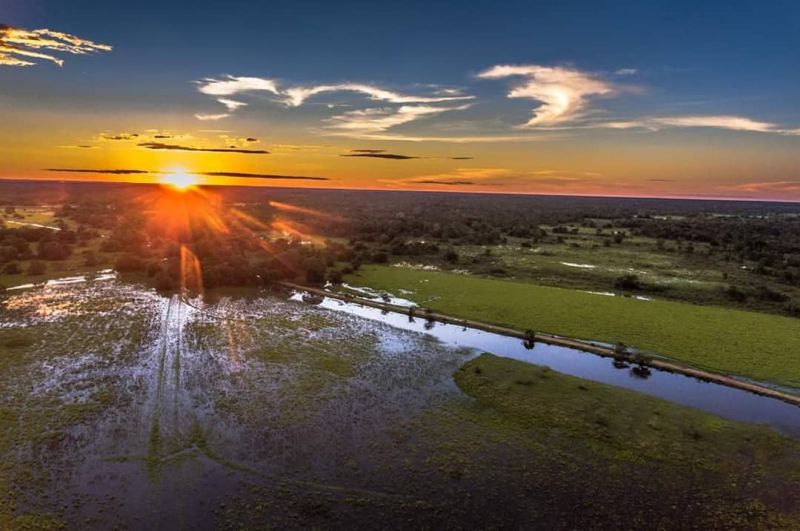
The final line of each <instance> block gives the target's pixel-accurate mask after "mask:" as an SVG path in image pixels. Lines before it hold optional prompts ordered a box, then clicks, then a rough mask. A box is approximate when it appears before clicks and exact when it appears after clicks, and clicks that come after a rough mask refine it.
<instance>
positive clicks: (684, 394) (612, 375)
mask: <svg viewBox="0 0 800 531" xmlns="http://www.w3.org/2000/svg"><path fill="white" fill-rule="evenodd" d="M291 298H292V299H293V300H302V296H301V295H298V294H295V295H293V296H292V297H291ZM319 306H321V307H323V308H328V309H330V310H335V311H339V312H346V313H349V314H351V315H357V316H360V317H365V318H367V319H372V320H377V321H382V322H384V323H386V324H388V325H391V326H393V327H396V328H401V329H404V330H412V331H416V332H421V333H425V334H428V335H431V336H433V337H436V338H437V339H439V340H440V341H442V342H443V343H445V344H447V345H450V346H454V347H468V348H472V349H475V350H476V351H480V352H490V353H492V354H496V355H498V356H503V357H506V358H512V359H516V360H521V361H526V362H529V363H535V364H537V365H543V366H546V367H550V368H551V369H553V370H556V371H558V372H561V373H564V374H570V375H572V376H577V377H579V378H585V379H587V380H592V381H596V382H601V383H606V384H610V385H615V386H618V387H624V388H626V389H632V390H634V391H638V392H640V393H644V394H647V395H651V396H655V397H658V398H663V399H666V400H669V401H671V402H675V403H677V404H682V405H685V406H690V407H694V408H697V409H701V410H703V411H707V412H709V413H714V414H716V415H719V416H721V417H725V418H728V419H732V420H739V421H744V422H756V423H766V424H769V425H770V426H772V427H773V428H775V429H776V430H778V431H780V432H783V433H787V434H791V435H793V436H797V437H800V407H797V406H794V405H791V404H788V403H785V402H782V401H780V400H776V399H773V398H768V397H764V396H760V395H756V394H752V393H749V392H747V391H742V390H740V389H734V388H731V387H726V386H724V385H720V384H716V383H712V382H704V381H701V380H698V379H696V378H692V377H689V376H684V375H681V374H673V373H669V372H665V371H660V370H656V369H650V368H647V367H641V366H635V367H632V368H631V367H630V366H629V365H628V364H627V363H624V362H620V361H614V360H610V359H608V358H604V357H601V356H597V355H594V354H591V353H587V352H583V351H579V350H576V349H571V348H566V347H561V346H555V345H548V344H544V343H538V344H536V345H535V348H533V347H534V345H533V344H532V343H531V342H530V341H525V342H523V341H520V340H519V339H516V338H512V337H507V336H502V335H499V334H494V333H491V332H484V331H482V330H476V329H472V328H466V327H464V326H462V325H453V324H445V323H436V325H435V326H434V325H433V323H432V321H431V320H430V319H426V320H425V322H424V323H422V324H420V323H419V322H417V321H415V320H414V319H413V313H412V312H409V314H408V316H406V315H403V314H399V313H388V314H387V313H384V312H383V311H381V310H379V309H377V308H371V307H367V306H361V305H358V304H355V303H350V302H344V301H340V300H338V299H331V298H325V299H324V300H323V301H322V302H321V303H319ZM618 369H630V370H628V371H624V370H618Z"/></svg>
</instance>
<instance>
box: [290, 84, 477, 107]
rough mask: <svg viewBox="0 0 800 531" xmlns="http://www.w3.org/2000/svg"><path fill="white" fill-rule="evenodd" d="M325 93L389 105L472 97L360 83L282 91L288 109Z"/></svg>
mask: <svg viewBox="0 0 800 531" xmlns="http://www.w3.org/2000/svg"><path fill="white" fill-rule="evenodd" d="M326 92H357V93H360V94H363V95H365V96H367V97H368V98H369V99H371V100H375V101H386V102H389V103H441V102H447V101H457V100H471V99H473V96H465V95H437V96H416V95H409V94H401V93H399V92H394V91H391V90H386V89H383V88H380V87H376V86H373V85H366V84H362V83H339V84H335V85H316V86H307V87H302V86H298V87H289V88H288V89H286V90H285V91H283V95H284V102H285V103H286V104H287V105H288V106H290V107H298V106H300V105H302V104H303V103H304V102H305V101H306V100H307V99H308V98H310V97H312V96H316V95H317V94H324V93H326Z"/></svg>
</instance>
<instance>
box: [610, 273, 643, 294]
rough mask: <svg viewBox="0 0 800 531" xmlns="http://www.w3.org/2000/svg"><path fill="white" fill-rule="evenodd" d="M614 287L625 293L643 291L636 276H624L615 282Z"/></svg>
mask: <svg viewBox="0 0 800 531" xmlns="http://www.w3.org/2000/svg"><path fill="white" fill-rule="evenodd" d="M614 287H615V288H616V289H621V290H624V291H633V290H637V289H641V287H642V285H641V284H640V283H639V277H637V276H636V275H622V276H621V277H617V278H616V280H614Z"/></svg>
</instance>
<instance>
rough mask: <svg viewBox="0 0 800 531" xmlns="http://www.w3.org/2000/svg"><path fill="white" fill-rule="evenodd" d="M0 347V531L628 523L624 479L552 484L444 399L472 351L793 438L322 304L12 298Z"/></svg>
mask: <svg viewBox="0 0 800 531" xmlns="http://www.w3.org/2000/svg"><path fill="white" fill-rule="evenodd" d="M0 338H2V340H3V341H4V350H3V352H6V353H7V356H8V358H7V359H2V360H0V422H2V423H3V424H2V428H3V430H2V433H0V464H2V466H1V467H0V528H4V527H5V526H6V524H7V522H8V521H9V518H12V517H14V518H21V519H22V520H19V521H18V520H13V522H16V523H17V524H19V525H18V526H19V527H22V525H21V524H20V522H26V523H27V525H28V526H29V527H30V525H29V524H32V523H33V524H38V525H39V526H40V527H44V524H49V523H59V524H62V525H65V526H66V527H67V528H82V529H108V528H114V527H121V528H138V529H181V528H186V529H211V528H240V527H264V526H267V527H283V528H286V527H312V526H316V527H322V528H328V527H349V528H353V527H358V528H379V527H386V526H387V525H388V526H390V527H398V526H401V527H402V526H407V527H436V528H447V527H459V526H484V527H503V526H508V525H514V526H516V525H519V523H520V522H526V521H533V520H532V519H538V520H537V521H538V522H540V523H541V524H542V525H545V524H547V523H553V522H561V521H564V522H567V524H569V522H572V524H574V525H575V526H578V527H580V524H581V523H582V522H583V523H585V522H587V521H591V522H597V521H598V520H596V519H597V518H600V516H598V515H597V514H595V513H592V512H591V511H587V512H586V513H585V516H586V518H589V520H574V519H573V520H570V519H569V518H572V517H573V516H574V514H575V510H574V507H573V506H572V503H571V502H570V503H569V504H566V505H565V504H564V503H562V502H559V501H558V500H572V499H573V498H574V497H575V496H576V495H577V494H580V492H582V490H581V489H586V492H587V493H589V492H591V493H592V494H591V496H592V497H593V498H592V499H593V500H596V501H597V502H598V503H599V504H600V505H602V504H603V503H607V504H608V507H614V510H613V511H610V512H609V514H608V515H607V517H608V518H618V517H619V515H621V514H624V512H625V510H627V509H626V504H627V503H628V501H627V500H629V499H630V500H632V501H631V502H630V505H631V507H632V509H630V510H634V511H638V510H639V507H640V503H639V502H637V501H636V500H635V499H633V498H631V497H630V495H629V491H630V488H629V487H630V485H629V483H628V482H629V481H631V480H630V479H628V478H627V476H626V477H625V478H626V479H625V483H624V484H621V485H611V487H614V488H617V490H614V488H610V489H600V490H601V491H602V494H598V493H597V492H596V488H595V487H596V482H595V480H594V479H591V478H595V477H600V476H602V473H601V471H600V469H598V470H595V468H594V467H596V466H597V465H596V464H595V462H594V459H593V458H588V457H586V456H585V455H583V454H580V455H578V454H576V455H577V456H575V455H574V456H572V457H570V464H569V467H570V469H569V473H564V470H565V469H564V464H563V462H562V461H560V460H559V459H560V457H558V456H557V455H556V456H555V457H551V456H550V455H549V452H548V451H546V450H545V451H542V449H541V448H542V446H541V445H545V446H544V448H549V447H548V446H546V444H545V442H539V441H538V440H537V438H536V437H532V435H531V433H529V432H520V433H516V432H514V433H511V432H499V433H498V432H496V431H494V430H493V429H492V428H491V424H484V420H482V419H483V417H482V416H481V415H479V413H480V412H476V411H474V409H473V407H474V402H473V400H472V399H471V398H469V397H468V396H466V395H464V394H463V393H462V392H461V391H460V390H459V389H458V387H457V386H456V385H455V383H454V382H453V377H452V375H453V373H454V372H455V371H456V370H457V369H458V368H459V367H460V366H461V365H463V364H464V362H466V361H467V360H469V359H472V358H473V357H475V356H476V355H478V354H479V353H481V352H483V351H488V352H493V353H496V354H498V355H501V356H508V357H512V358H516V359H522V360H525V361H529V362H533V363H538V364H542V365H547V366H550V367H552V368H553V369H555V370H559V371H562V372H566V373H569V374H574V375H577V376H582V377H585V378H589V379H593V380H597V381H603V382H606V383H612V384H615V385H620V386H623V387H627V388H631V389H636V390H641V391H642V392H645V393H649V394H654V395H656V396H662V397H665V398H668V399H671V400H674V401H676V402H679V403H685V404H688V405H694V406H696V407H701V408H703V409H707V410H709V411H715V412H717V413H719V414H721V415H723V416H729V417H730V418H738V419H745V420H753V421H758V422H769V423H770V424H771V425H773V426H775V427H776V428H779V429H781V430H785V431H792V430H794V429H795V428H797V426H798V425H800V424H798V416H797V414H796V413H797V409H792V408H791V407H790V406H786V405H785V404H783V403H780V402H776V401H769V400H768V399H761V398H759V397H756V396H754V395H748V394H746V393H742V392H740V391H735V390H727V389H725V388H719V386H713V385H712V384H701V383H699V382H696V381H694V380H691V379H688V378H684V377H676V376H674V375H669V374H662V373H658V372H654V374H653V375H652V376H651V377H650V378H649V379H647V380H637V379H634V378H631V377H630V376H629V375H628V373H627V371H619V370H615V369H613V368H611V366H610V361H609V360H604V359H601V358H596V357H594V356H592V355H589V354H585V353H581V352H577V351H573V350H569V349H563V348H559V347H550V346H546V345H541V344H539V345H536V346H535V348H534V349H532V350H527V349H525V348H524V346H523V345H522V344H521V343H520V342H519V341H518V340H515V339H512V338H506V337H504V336H498V335H494V334H489V333H485V332H479V331H471V330H463V329H462V328H461V327H457V326H452V325H442V324H434V325H432V326H431V324H429V323H426V322H425V321H424V320H420V319H417V320H416V321H414V322H409V321H408V317H407V316H404V315H399V314H383V313H381V311H380V310H375V309H371V308H365V307H361V306H357V305H353V304H345V303H341V302H339V301H334V300H331V299H325V300H324V301H323V302H322V303H321V304H320V305H318V306H313V305H310V304H306V303H303V302H298V301H294V300H285V299H282V298H279V297H276V296H269V295H266V294H264V295H259V294H253V296H250V297H235V298H234V297H227V296H220V297H218V298H216V299H213V300H212V299H211V298H206V299H205V301H204V300H202V299H199V298H198V299H193V300H182V299H181V298H179V297H177V296H171V297H165V296H163V295H160V294H158V293H156V292H155V291H153V290H149V289H144V288H141V287H137V286H133V285H129V284H125V283H122V282H119V281H117V280H115V279H114V278H113V275H112V274H111V273H109V272H103V273H102V274H101V275H98V276H94V277H83V278H81V279H78V278H77V277H76V278H74V279H67V281H64V282H51V283H48V284H46V285H43V286H38V287H35V288H33V289H26V290H17V291H13V292H11V293H9V294H6V295H5V296H4V297H3V298H0ZM704 394H705V395H707V398H704V397H703V396H702V395H704ZM732 404H735V405H732ZM779 417H780V418H779ZM489 418H490V419H491V416H490V417H489ZM547 436H548V437H553V435H552V434H548V435H547ZM575 467H579V470H578V472H575ZM553 478H561V479H560V480H559V482H554V480H553ZM563 478H567V479H563ZM584 479H585V481H584ZM657 487H658V488H660V487H659V485H658V484H657V482H653V481H649V482H648V483H647V486H646V487H645V488H657ZM618 492H619V493H622V494H620V495H619V496H618V494H617V493H618ZM642 492H643V494H642V496H643V497H647V499H659V494H658V493H656V492H652V493H648V492H645V491H644V490H643V491H642ZM669 492H673V491H672V490H670V491H669ZM674 492H676V493H677V492H679V491H678V490H674ZM606 495H607V496H608V497H609V498H608V499H605V501H603V499H601V498H600V497H599V496H606ZM676 495H677V494H676ZM617 496H618V497H617ZM643 499H644V498H643ZM673 501H675V506H676V507H680V503H678V501H677V500H673ZM667 506H671V505H669V504H667ZM684 512H685V513H686V515H683V514H680V512H676V514H675V515H674V518H683V517H684V516H685V517H686V518H690V517H691V514H690V513H689V512H688V511H684ZM612 513H613V514H612ZM581 514H583V513H581ZM565 518H566V520H565ZM604 518H605V516H604ZM390 522H391V523H392V524H389V523H390ZM608 522H611V520H608ZM609 525H610V524H609ZM7 527H10V528H14V527H15V525H13V524H10V525H8V526H7ZM601 527H602V526H601Z"/></svg>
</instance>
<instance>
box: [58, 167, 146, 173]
mask: <svg viewBox="0 0 800 531" xmlns="http://www.w3.org/2000/svg"><path fill="white" fill-rule="evenodd" d="M45 171H53V172H66V173H102V174H107V175H142V174H149V173H153V172H151V171H148V170H127V169H114V170H94V169H83V168H46V169H45Z"/></svg>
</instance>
